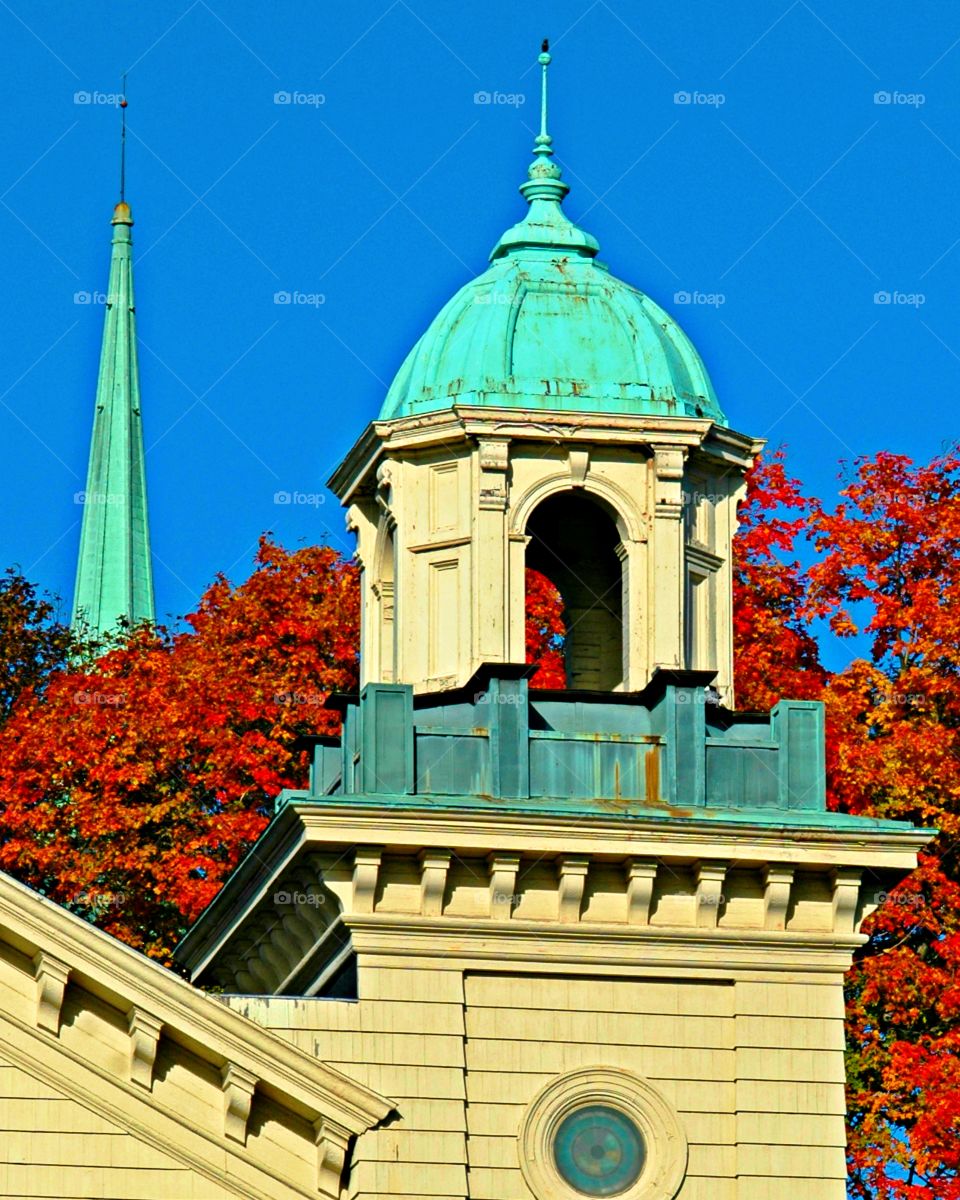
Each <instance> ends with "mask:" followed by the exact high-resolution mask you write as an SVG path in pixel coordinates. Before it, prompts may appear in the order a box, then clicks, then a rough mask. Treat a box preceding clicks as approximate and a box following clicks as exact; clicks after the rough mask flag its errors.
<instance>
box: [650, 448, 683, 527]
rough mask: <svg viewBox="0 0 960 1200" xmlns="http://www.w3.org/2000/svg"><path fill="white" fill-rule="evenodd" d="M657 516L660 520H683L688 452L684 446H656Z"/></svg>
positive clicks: (654, 450)
mask: <svg viewBox="0 0 960 1200" xmlns="http://www.w3.org/2000/svg"><path fill="white" fill-rule="evenodd" d="M653 455H654V472H655V475H656V487H655V515H656V517H657V519H658V520H661V519H662V520H671V521H679V520H682V518H683V468H684V463H685V461H686V457H687V452H686V450H684V448H683V447H682V446H654V447H653Z"/></svg>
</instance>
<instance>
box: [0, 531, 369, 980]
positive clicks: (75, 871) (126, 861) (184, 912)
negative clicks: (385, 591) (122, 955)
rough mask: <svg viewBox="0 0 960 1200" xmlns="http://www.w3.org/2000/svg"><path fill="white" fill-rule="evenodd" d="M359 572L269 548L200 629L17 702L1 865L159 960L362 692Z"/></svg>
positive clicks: (131, 648)
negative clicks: (349, 697) (344, 698)
mask: <svg viewBox="0 0 960 1200" xmlns="http://www.w3.org/2000/svg"><path fill="white" fill-rule="evenodd" d="M356 574H357V573H356V570H355V568H354V567H353V566H351V565H349V564H346V563H344V562H343V561H342V560H341V559H340V558H339V557H338V556H337V555H336V553H335V552H334V551H333V550H330V549H328V548H326V547H312V548H309V549H305V550H300V551H298V552H297V553H296V554H288V553H286V552H285V551H283V550H282V549H280V548H279V547H277V546H274V545H271V544H270V543H269V542H267V541H264V542H262V544H261V547H260V551H259V554H258V556H257V567H256V570H255V571H254V573H253V575H252V576H251V577H250V579H249V580H247V582H246V583H244V584H242V585H241V586H240V587H238V588H235V589H234V588H231V586H230V585H229V584H228V583H227V581H226V580H225V579H223V578H220V579H218V580H217V581H216V582H215V583H214V584H213V585H212V586H211V587H210V589H209V590H208V591H207V593H206V594H205V596H204V597H203V599H202V601H201V604H200V607H199V609H198V611H197V612H196V613H194V614H193V615H192V616H191V617H189V618H188V620H189V622H190V624H191V626H192V629H193V631H192V632H189V633H182V634H178V635H176V636H174V637H165V636H163V635H162V634H158V635H154V634H152V633H150V632H148V631H146V630H144V629H140V630H136V631H134V632H133V633H132V634H131V636H130V637H129V639H128V641H127V642H126V643H125V644H123V645H121V646H119V647H118V648H116V649H113V650H110V651H108V652H107V653H106V654H105V655H104V656H103V657H102V658H100V659H99V660H97V661H96V662H94V663H93V664H92V665H90V666H88V667H87V668H86V669H82V668H80V667H79V666H78V667H76V668H74V669H70V670H65V671H63V672H61V673H59V674H57V675H54V676H53V677H51V678H50V680H49V682H48V685H47V688H46V691H45V693H44V695H43V696H42V697H41V696H37V695H35V694H32V693H30V692H27V693H24V695H23V696H22V697H21V699H20V702H19V703H18V704H17V705H16V706H15V708H14V710H13V713H12V715H11V717H10V719H9V721H8V722H7V723H6V725H5V726H4V728H3V729H2V730H0V763H2V780H0V802H2V813H0V866H2V867H3V868H4V869H6V870H9V871H11V872H12V873H13V874H15V875H16V876H17V877H18V878H20V879H22V880H24V881H25V882H26V883H29V884H30V885H31V886H33V887H36V888H38V889H39V890H40V891H42V892H44V893H45V894H46V895H48V896H50V897H51V898H52V899H54V900H57V901H58V902H60V903H61V904H65V905H66V906H67V907H69V908H71V909H73V910H74V911H76V912H79V913H81V914H82V915H84V916H87V917H88V918H90V919H91V920H95V921H96V923H97V924H99V925H101V926H102V927H103V928H104V929H106V930H107V931H108V932H110V933H112V934H114V935H115V936H116V937H119V938H121V939H122V940H123V941H126V942H128V943H130V944H131V945H134V946H138V947H140V948H142V949H143V950H145V951H146V952H147V953H148V954H151V955H154V956H155V957H158V958H162V959H165V958H167V957H168V955H169V953H170V951H171V950H172V947H173V945H174V944H175V942H176V940H177V938H178V936H179V935H180V934H181V933H182V932H183V930H184V929H185V927H186V926H187V925H189V923H190V922H191V921H193V920H194V919H195V918H196V917H197V916H198V915H199V913H200V912H202V910H203V909H204V908H205V907H206V905H207V904H209V902H210V900H211V899H212V898H213V897H214V895H215V894H216V893H217V891H218V889H219V888H220V886H221V885H222V883H223V881H224V879H225V878H226V876H227V875H228V874H229V873H230V871H231V870H232V869H233V867H234V866H235V865H236V863H237V862H238V861H239V859H240V858H241V857H242V855H243V854H244V852H245V851H246V850H247V849H248V848H249V846H250V845H251V844H252V843H253V841H254V840H255V839H256V838H257V836H258V835H259V834H260V832H261V831H262V830H263V827H264V825H265V824H266V822H267V820H268V817H269V815H270V812H271V811H272V802H273V799H274V797H275V796H276V794H277V792H279V791H280V790H281V789H282V788H284V787H290V786H297V785H302V783H303V775H304V763H303V755H302V754H301V753H299V752H297V751H296V750H295V749H294V742H295V739H296V737H297V735H299V734H302V733H314V732H320V731H324V730H329V729H330V728H331V723H332V721H333V720H334V717H333V714H332V713H330V712H329V711H328V710H326V709H324V708H322V707H321V705H322V702H323V700H324V698H325V696H326V694H327V693H328V692H329V691H331V690H335V689H336V690H345V689H346V690H350V689H352V688H353V687H354V686H355V684H356V678H357V649H356V648H357V639H358V610H359V606H358V595H357V584H356Z"/></svg>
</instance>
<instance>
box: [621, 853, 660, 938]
mask: <svg viewBox="0 0 960 1200" xmlns="http://www.w3.org/2000/svg"><path fill="white" fill-rule="evenodd" d="M626 875H627V921H628V923H629V924H631V925H649V924H650V908H651V905H652V903H653V888H654V884H655V883H656V881H657V863H656V861H655V860H654V859H652V858H631V859H628V860H627V865H626Z"/></svg>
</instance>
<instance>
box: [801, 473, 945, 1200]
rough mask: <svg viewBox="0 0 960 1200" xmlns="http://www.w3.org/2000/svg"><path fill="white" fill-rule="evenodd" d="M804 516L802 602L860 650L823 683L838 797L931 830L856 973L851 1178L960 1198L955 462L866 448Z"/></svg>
mask: <svg viewBox="0 0 960 1200" xmlns="http://www.w3.org/2000/svg"><path fill="white" fill-rule="evenodd" d="M810 529H811V534H812V536H813V539H814V544H815V548H816V550H817V552H818V556H817V559H816V561H815V562H814V564H813V566H812V567H811V568H810V570H809V573H808V579H809V587H810V593H809V601H810V613H811V615H812V616H815V617H821V618H824V619H827V620H829V622H830V624H831V627H832V629H833V631H834V632H835V633H836V634H838V635H840V636H841V637H848V638H852V637H855V636H859V638H860V639H861V640H863V639H865V640H866V646H867V654H866V656H865V657H861V658H858V659H856V660H854V662H853V663H851V665H850V666H849V667H847V668H846V669H845V670H844V671H842V672H839V673H838V674H836V675H835V676H834V677H833V678H832V679H831V680H830V682H829V686H828V688H827V690H826V692H825V696H824V699H825V701H826V704H827V713H828V721H829V726H828V727H829V729H830V731H831V734H832V739H833V753H832V754H831V757H830V791H831V796H832V799H833V803H834V804H835V805H836V806H838V807H840V808H842V809H844V810H845V811H847V812H852V813H859V814H863V815H866V816H872V817H886V818H894V819H897V820H904V821H911V822H913V823H915V824H917V825H921V826H926V827H928V828H931V829H933V828H936V829H939V831H940V832H939V835H938V836H937V837H936V839H935V840H934V841H932V842H931V844H930V846H929V847H928V849H927V851H926V853H924V854H922V855H921V856H920V866H919V869H918V870H917V871H916V872H915V873H914V874H913V875H912V876H910V878H909V879H907V880H906V881H905V882H904V883H902V884H901V885H900V886H899V887H898V888H896V889H895V890H894V891H893V892H892V893H891V894H890V895H889V896H886V897H883V896H881V899H883V903H882V904H881V906H880V908H879V909H878V911H877V913H876V914H875V915H874V916H873V917H872V918H871V919H870V920H869V921H868V922H867V924H866V925H865V932H867V933H868V934H869V935H870V941H869V944H868V945H867V946H866V947H865V948H864V950H863V952H862V953H861V954H859V955H858V957H857V961H856V963H855V965H854V969H853V971H852V972H851V974H850V975H849V977H848V984H847V1002H848V1003H847V1040H848V1047H849V1052H848V1080H849V1084H848V1106H849V1110H850V1151H849V1158H850V1167H851V1187H852V1190H853V1194H854V1195H856V1196H858V1197H863V1198H864V1200H867V1198H870V1200H873V1198H874V1197H876V1198H878V1200H887V1198H890V1200H958V1197H960V871H958V864H957V854H956V851H957V834H958V814H960V459H958V457H957V456H956V455H955V454H952V453H951V454H947V455H944V456H942V457H940V458H937V459H935V460H934V461H933V462H932V463H930V464H929V465H927V466H917V465H915V464H914V463H913V462H911V460H910V459H908V458H906V457H905V456H902V455H896V454H889V453H883V454H878V455H877V456H876V457H874V458H871V459H864V460H861V461H859V462H858V463H857V464H856V465H855V469H854V472H853V475H852V478H851V479H850V481H849V482H848V484H847V486H846V487H845V488H844V489H843V491H842V492H841V502H840V504H839V505H838V506H837V508H836V509H835V511H833V512H829V511H827V509H826V508H824V507H823V506H820V505H817V506H815V508H814V511H813V512H812V514H811V520H810Z"/></svg>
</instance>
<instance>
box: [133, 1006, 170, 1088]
mask: <svg viewBox="0 0 960 1200" xmlns="http://www.w3.org/2000/svg"><path fill="white" fill-rule="evenodd" d="M162 1028H163V1022H162V1021H158V1020H157V1018H156V1017H151V1016H150V1014H149V1013H145V1012H144V1011H143V1009H141V1008H132V1009H131V1010H130V1012H129V1013H128V1014H127V1029H128V1030H129V1033H130V1082H131V1083H138V1084H139V1085H140V1086H141V1087H144V1088H146V1089H147V1091H148V1092H149V1091H150V1089H151V1088H152V1087H153V1064H154V1063H155V1062H156V1059H157V1047H158V1046H159V1044H160V1031H161V1029H162Z"/></svg>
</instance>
